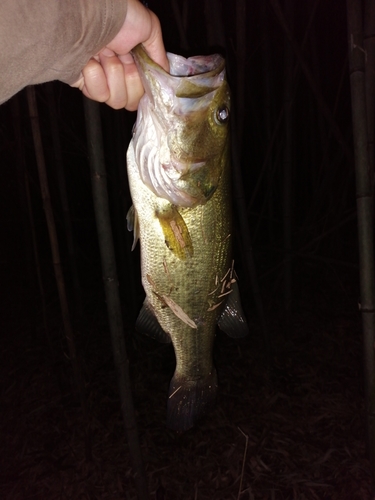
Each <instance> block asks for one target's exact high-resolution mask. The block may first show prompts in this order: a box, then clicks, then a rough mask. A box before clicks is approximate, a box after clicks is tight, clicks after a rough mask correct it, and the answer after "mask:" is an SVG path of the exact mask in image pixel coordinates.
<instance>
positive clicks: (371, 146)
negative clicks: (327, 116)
mask: <svg viewBox="0 0 375 500" xmlns="http://www.w3.org/2000/svg"><path fill="white" fill-rule="evenodd" d="M364 20H365V23H364V49H365V54H366V58H365V79H366V81H365V85H366V108H367V133H368V137H367V140H368V153H369V162H370V170H371V172H372V176H373V178H372V183H373V185H374V168H375V165H374V163H375V3H374V1H373V0H365V15H364Z"/></svg>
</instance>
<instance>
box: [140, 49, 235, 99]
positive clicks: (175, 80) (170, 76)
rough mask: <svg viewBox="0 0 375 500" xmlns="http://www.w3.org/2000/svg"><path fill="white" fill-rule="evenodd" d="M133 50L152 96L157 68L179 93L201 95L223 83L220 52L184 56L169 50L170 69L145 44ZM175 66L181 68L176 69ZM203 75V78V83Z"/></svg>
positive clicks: (144, 82) (142, 77) (176, 93)
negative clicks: (151, 83)
mask: <svg viewBox="0 0 375 500" xmlns="http://www.w3.org/2000/svg"><path fill="white" fill-rule="evenodd" d="M131 54H132V56H133V59H134V62H135V64H136V66H137V68H138V70H139V74H140V77H141V80H142V83H143V86H144V88H145V92H146V94H147V95H148V96H149V97H150V98H152V96H153V89H152V86H151V85H150V79H152V73H154V72H156V73H158V74H159V76H161V77H162V78H163V79H164V80H165V81H166V82H168V86H169V87H171V88H173V89H174V92H175V95H176V97H179V98H184V97H187V98H198V97H203V96H204V95H206V94H209V93H210V92H212V91H213V90H215V89H217V88H218V87H219V86H220V84H221V81H220V75H221V74H222V73H224V70H225V60H224V58H223V57H222V56H221V55H220V54H213V55H209V56H196V57H190V58H185V57H182V56H177V55H176V54H171V53H170V52H167V57H168V59H169V62H170V68H171V70H170V73H168V72H167V71H165V69H164V68H162V67H161V66H160V65H159V64H157V63H156V62H155V61H153V60H152V59H151V58H150V56H149V55H148V53H147V51H146V50H145V48H144V46H143V45H142V44H139V45H137V46H136V47H134V48H133V49H132V50H131ZM175 67H176V68H179V70H178V71H177V70H174V68H175ZM202 78H204V82H203V83H202ZM217 80H218V81H217ZM186 85H188V90H187V89H186Z"/></svg>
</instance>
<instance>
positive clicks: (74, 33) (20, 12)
mask: <svg viewBox="0 0 375 500" xmlns="http://www.w3.org/2000/svg"><path fill="white" fill-rule="evenodd" d="M126 7H127V0H1V3H0V47H1V50H0V104H1V103H3V102H5V101H6V100H7V99H9V98H10V97H11V96H12V95H14V94H16V93H17V92H18V91H19V90H21V89H22V88H23V87H25V86H27V85H33V84H36V83H42V82H47V81H51V80H60V81H62V82H65V83H68V84H71V83H74V82H75V81H76V80H78V78H79V75H80V72H81V70H82V68H83V67H84V66H85V64H86V63H87V62H88V60H89V59H90V57H91V56H93V55H94V54H96V53H97V52H98V51H99V50H100V49H102V48H103V47H104V46H105V45H106V44H107V43H109V42H110V41H111V40H112V39H113V38H114V37H115V36H116V35H117V33H118V32H119V31H120V28H121V26H122V25H123V23H124V19H125V15H126Z"/></svg>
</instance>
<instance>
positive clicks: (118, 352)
mask: <svg viewBox="0 0 375 500" xmlns="http://www.w3.org/2000/svg"><path fill="white" fill-rule="evenodd" d="M99 106H100V105H99V104H98V103H96V102H94V101H90V100H89V99H87V98H86V97H85V98H84V109H85V121H86V133H87V144H88V152H89V161H90V171H91V182H92V192H93V200H94V209H95V218H96V225H97V231H98V238H99V248H100V255H101V262H102V273H103V281H104V289H105V296H106V302H107V312H108V320H109V328H110V332H111V341H112V351H113V358H114V363H115V368H116V375H117V383H118V387H119V392H120V402H121V412H122V418H123V421H124V425H125V431H126V435H127V440H128V444H129V450H130V457H131V461H132V465H133V470H134V479H135V482H136V486H137V492H138V498H139V499H140V500H147V499H148V498H149V493H148V486H147V476H146V472H145V469H144V465H143V459H142V453H141V446H140V442H139V436H138V430H137V423H136V418H135V411H134V405H133V398H132V393H131V385H130V376H129V367H128V365H129V362H128V358H127V353H126V346H125V337H124V331H123V330H124V329H123V321H122V315H121V304H120V296H119V290H118V278H117V270H116V260H115V251H114V246H113V237H112V229H111V222H110V215H109V204H108V192H107V179H106V168H105V163H104V151H103V138H102V129H101V122H100V108H99Z"/></svg>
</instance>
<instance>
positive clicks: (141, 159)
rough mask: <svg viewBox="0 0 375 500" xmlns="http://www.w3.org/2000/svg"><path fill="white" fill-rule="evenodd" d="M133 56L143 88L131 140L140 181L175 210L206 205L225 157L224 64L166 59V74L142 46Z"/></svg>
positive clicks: (226, 91)
mask: <svg viewBox="0 0 375 500" xmlns="http://www.w3.org/2000/svg"><path fill="white" fill-rule="evenodd" d="M133 56H134V59H135V62H136V64H137V67H138V69H139V73H140V75H141V78H142V82H143V85H144V88H145V94H144V96H143V97H142V99H141V102H140V104H139V107H138V115H137V122H136V125H135V129H134V137H133V139H134V148H135V157H136V161H137V165H138V168H139V173H140V176H141V178H142V180H143V182H144V183H145V184H146V185H147V186H148V188H149V189H151V190H152V191H153V192H154V194H156V195H157V196H159V197H161V198H165V199H167V200H168V201H170V202H171V203H172V204H174V205H177V206H181V207H193V206H196V205H198V204H204V203H205V202H206V201H207V200H208V199H209V198H210V197H211V196H212V195H213V193H214V192H215V190H216V188H217V186H218V184H219V181H220V178H221V175H222V172H223V170H224V168H225V167H226V164H227V161H228V154H229V115H230V91H229V86H228V83H227V81H226V78H225V62H224V59H223V58H222V57H221V56H220V55H218V54H215V55H211V56H198V57H192V58H189V59H185V58H184V57H182V56H177V55H174V54H168V58H169V63H170V73H167V72H166V71H164V69H163V68H161V67H160V66H159V65H157V64H156V63H155V62H154V61H152V60H151V59H150V58H149V56H148V55H147V53H146V52H145V50H144V49H143V47H142V46H140V45H139V46H137V47H136V48H135V49H133Z"/></svg>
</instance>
